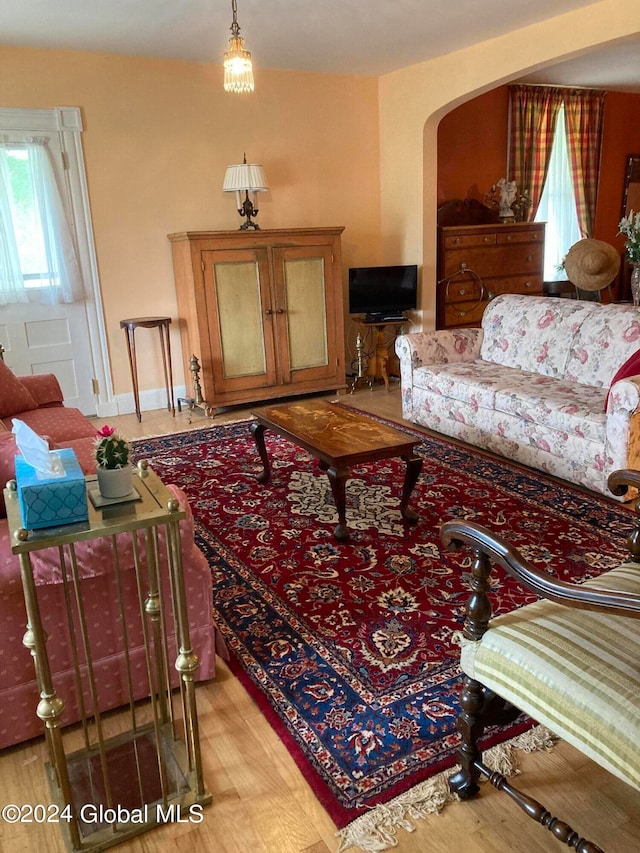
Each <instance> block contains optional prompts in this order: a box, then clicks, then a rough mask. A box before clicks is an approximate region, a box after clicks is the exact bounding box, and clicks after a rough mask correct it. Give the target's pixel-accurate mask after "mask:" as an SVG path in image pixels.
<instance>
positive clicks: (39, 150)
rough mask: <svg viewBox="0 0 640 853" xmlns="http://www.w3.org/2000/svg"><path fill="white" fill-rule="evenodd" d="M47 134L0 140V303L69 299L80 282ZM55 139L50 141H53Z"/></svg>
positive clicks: (75, 297) (79, 288) (75, 294)
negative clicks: (32, 297)
mask: <svg viewBox="0 0 640 853" xmlns="http://www.w3.org/2000/svg"><path fill="white" fill-rule="evenodd" d="M49 143H50V140H49V138H48V137H38V138H35V137H31V138H30V139H28V140H27V141H24V142H13V141H5V142H1V143H0V168H1V179H0V237H1V238H2V239H1V241H0V254H1V255H2V258H1V260H0V264H1V268H2V277H1V278H0V303H3V304H9V303H11V302H14V303H19V302H24V301H25V300H26V298H27V297H26V292H25V291H26V290H27V289H29V288H31V289H38V292H39V299H40V301H42V302H44V303H55V302H74V301H76V300H78V299H82V298H83V286H82V280H81V277H80V270H79V265H78V260H77V252H76V248H75V244H74V240H73V237H72V232H71V228H70V226H69V221H68V218H67V214H66V211H65V208H64V203H63V200H62V196H61V194H60V190H59V187H58V185H57V181H56V174H55V170H54V164H53V160H52V155H51V152H50V151H49V148H48V146H49ZM54 144H55V143H54Z"/></svg>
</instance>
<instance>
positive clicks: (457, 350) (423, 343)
mask: <svg viewBox="0 0 640 853" xmlns="http://www.w3.org/2000/svg"><path fill="white" fill-rule="evenodd" d="M481 344H482V329H439V330H437V331H435V332H413V333H411V334H408V335H399V336H398V337H397V338H396V355H397V356H398V358H399V359H400V361H401V362H402V361H403V360H404V361H405V362H407V363H408V364H410V365H411V367H412V368H414V367H420V366H421V365H423V364H447V363H448V362H450V361H474V360H475V359H476V358H479V357H480V346H481Z"/></svg>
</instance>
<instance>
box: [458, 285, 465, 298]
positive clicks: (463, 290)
mask: <svg viewBox="0 0 640 853" xmlns="http://www.w3.org/2000/svg"><path fill="white" fill-rule="evenodd" d="M466 292H467V291H466V290H465V289H464V287H462V288H460V290H459V291H458V293H459V294H460V296H464V295H465V293H466Z"/></svg>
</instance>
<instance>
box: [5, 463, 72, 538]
mask: <svg viewBox="0 0 640 853" xmlns="http://www.w3.org/2000/svg"><path fill="white" fill-rule="evenodd" d="M51 452H52V453H56V454H57V455H58V456H59V458H60V461H61V462H62V464H63V465H64V476H63V477H51V476H49V475H47V474H43V473H42V472H40V471H38V470H37V469H36V468H34V467H33V465H29V463H28V462H25V459H24V457H23V456H16V483H17V486H18V505H19V506H20V513H21V515H22V526H23V527H26V528H27V530H40V529H41V528H43V527H58V526H60V525H63V524H74V523H75V522H78V521H87V519H88V518H89V509H88V506H87V489H86V485H85V479H84V474H83V472H82V468H81V467H80V465H79V464H78V460H77V459H76V455H75V453H74V452H73V450H71V449H70V448H63V449H62V450H53V451H51Z"/></svg>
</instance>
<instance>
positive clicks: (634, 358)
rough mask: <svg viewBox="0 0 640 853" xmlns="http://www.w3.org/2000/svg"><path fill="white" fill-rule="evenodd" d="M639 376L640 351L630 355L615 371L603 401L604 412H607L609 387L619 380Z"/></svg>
mask: <svg viewBox="0 0 640 853" xmlns="http://www.w3.org/2000/svg"><path fill="white" fill-rule="evenodd" d="M638 375H640V349H639V350H636V352H634V353H633V355H630V356H629V358H628V359H627V360H626V361H625V363H624V364H623V365H622V367H619V368H618V370H617V371H616V373H615V375H614V377H613V379H612V380H611V384H610V385H609V390H608V391H607V396H606V398H605V401H604V410H605V412H606V411H607V404H608V403H609V394H610V393H611V387H612V386H613V385H615V384H616V382H619V381H620V380H621V379H628V378H629V377H630V376H638Z"/></svg>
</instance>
